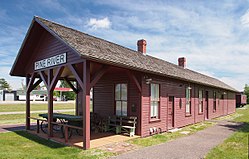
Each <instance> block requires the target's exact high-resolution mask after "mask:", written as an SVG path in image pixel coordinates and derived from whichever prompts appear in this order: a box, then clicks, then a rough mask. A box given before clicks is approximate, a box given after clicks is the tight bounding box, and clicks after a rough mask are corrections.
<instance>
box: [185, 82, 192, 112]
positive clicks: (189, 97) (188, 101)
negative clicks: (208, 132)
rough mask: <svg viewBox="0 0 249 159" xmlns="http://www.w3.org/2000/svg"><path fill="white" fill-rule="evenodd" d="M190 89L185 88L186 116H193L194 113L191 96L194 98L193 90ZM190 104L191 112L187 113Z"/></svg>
mask: <svg viewBox="0 0 249 159" xmlns="http://www.w3.org/2000/svg"><path fill="white" fill-rule="evenodd" d="M189 88H190V86H187V87H185V115H186V116H191V113H192V112H191V96H192V91H191V90H192V89H189ZM188 94H189V95H188ZM187 95H188V96H187ZM187 97H188V98H187ZM188 104H189V112H187V106H188Z"/></svg>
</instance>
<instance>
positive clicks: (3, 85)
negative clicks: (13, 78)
mask: <svg viewBox="0 0 249 159" xmlns="http://www.w3.org/2000/svg"><path fill="white" fill-rule="evenodd" d="M0 89H1V90H2V89H8V90H9V89H10V85H9V84H8V82H7V81H6V80H5V79H4V78H0Z"/></svg>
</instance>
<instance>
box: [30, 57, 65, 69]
mask: <svg viewBox="0 0 249 159" xmlns="http://www.w3.org/2000/svg"><path fill="white" fill-rule="evenodd" d="M64 63H67V53H63V54H60V55H56V56H53V57H49V58H46V59H43V60H40V61H36V62H35V70H40V69H43V68H48V67H52V66H57V65H60V64H64Z"/></svg>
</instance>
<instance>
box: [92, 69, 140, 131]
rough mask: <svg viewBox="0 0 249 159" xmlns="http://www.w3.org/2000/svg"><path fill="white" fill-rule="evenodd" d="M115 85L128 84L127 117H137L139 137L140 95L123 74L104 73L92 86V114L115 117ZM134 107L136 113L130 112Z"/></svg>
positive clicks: (133, 84) (132, 83)
mask: <svg viewBox="0 0 249 159" xmlns="http://www.w3.org/2000/svg"><path fill="white" fill-rule="evenodd" d="M116 83H127V84H128V106H127V111H128V116H137V117H138V123H137V129H136V134H139V135H140V118H139V117H140V115H139V114H140V94H139V91H138V90H137V88H136V86H135V83H134V82H133V81H131V80H129V78H128V75H127V74H126V73H125V72H120V73H115V74H113V73H112V71H109V73H106V74H105V75H104V76H103V77H102V78H101V79H100V80H99V81H98V82H97V84H96V85H95V86H94V89H93V90H94V93H93V94H94V99H93V100H94V112H95V113H98V114H100V115H101V116H103V117H108V116H112V115H115V102H114V93H115V92H114V90H115V88H114V86H115V84H116ZM132 105H135V107H136V111H135V112H133V111H132V110H131V106H132Z"/></svg>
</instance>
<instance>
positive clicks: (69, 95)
mask: <svg viewBox="0 0 249 159" xmlns="http://www.w3.org/2000/svg"><path fill="white" fill-rule="evenodd" d="M60 82H61V84H60V87H62V88H70V86H69V85H68V83H67V82H65V81H64V80H61V81H60ZM73 84H74V83H73ZM62 95H63V96H64V95H65V96H66V98H67V99H68V100H74V99H75V98H76V94H75V93H74V92H62Z"/></svg>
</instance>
